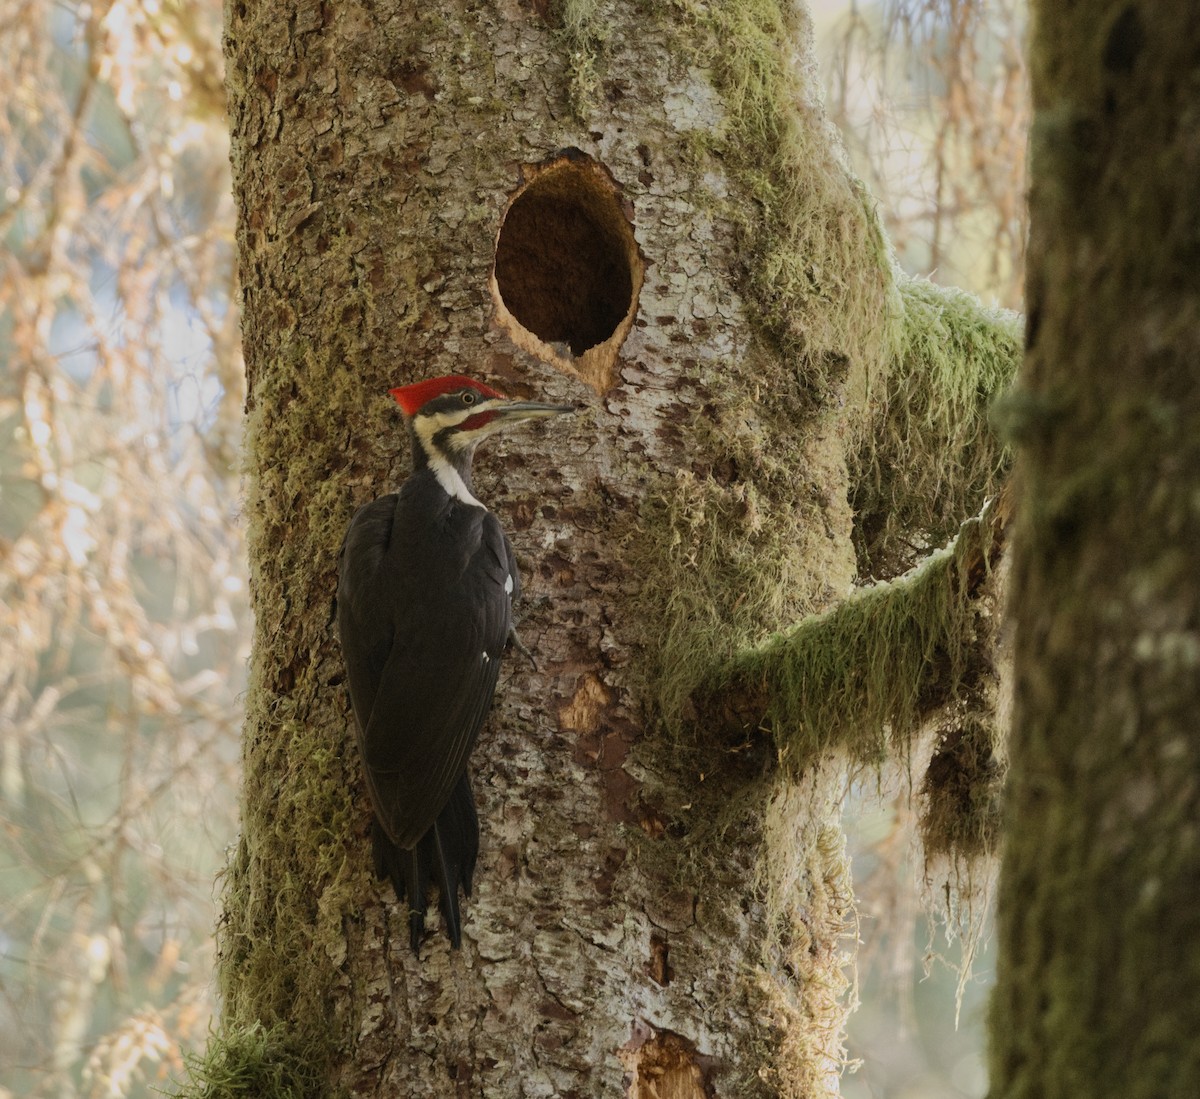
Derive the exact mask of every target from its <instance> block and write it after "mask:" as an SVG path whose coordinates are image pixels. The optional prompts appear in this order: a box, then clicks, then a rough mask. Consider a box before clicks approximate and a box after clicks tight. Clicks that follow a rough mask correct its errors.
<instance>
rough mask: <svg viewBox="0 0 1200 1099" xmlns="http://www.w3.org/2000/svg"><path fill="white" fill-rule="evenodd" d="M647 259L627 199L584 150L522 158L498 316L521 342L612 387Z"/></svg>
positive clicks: (495, 292)
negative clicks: (538, 159)
mask: <svg viewBox="0 0 1200 1099" xmlns="http://www.w3.org/2000/svg"><path fill="white" fill-rule="evenodd" d="M643 270H644V264H643V260H642V257H641V253H640V251H639V249H638V245H637V241H636V240H635V239H634V235H633V226H632V224H631V216H630V209H629V204H628V202H626V201H625V200H624V199H623V197H622V195H621V190H620V187H619V186H618V184H617V183H616V181H615V180H614V179H613V177H612V175H611V173H610V172H609V171H608V169H607V168H606V167H605V166H604V165H603V164H602V163H600V162H599V161H597V160H595V159H593V158H592V157H590V156H588V155H587V154H586V153H583V152H581V151H580V150H578V149H567V150H565V151H563V152H560V153H556V154H555V155H554V156H552V157H550V158H549V159H548V160H545V161H543V162H542V163H540V164H534V165H525V167H524V169H523V171H522V181H521V184H520V186H518V188H517V189H516V190H515V191H514V192H513V194H512V196H511V197H510V199H509V202H508V206H507V208H506V210H505V214H504V218H503V221H502V222H501V225H500V232H499V234H498V236H497V238H496V258H495V263H494V264H493V267H492V277H491V290H492V298H493V300H494V303H495V306H496V317H497V320H498V322H499V323H500V325H501V327H503V328H504V329H505V330H506V332H507V333H508V335H509V337H510V338H511V339H512V340H513V342H514V343H516V344H517V346H519V347H521V348H523V349H524V350H526V351H528V352H530V353H531V354H533V355H536V356H537V357H538V358H540V359H542V360H543V361H545V362H550V363H553V364H554V365H555V366H557V367H559V369H562V370H565V371H566V372H567V373H570V374H574V375H576V376H578V377H580V378H582V379H583V380H584V381H586V382H588V384H590V385H591V386H592V387H593V388H594V389H595V390H596V391H597V392H599V393H603V392H604V391H605V390H607V389H608V388H610V385H611V378H612V375H613V370H614V367H615V364H616V359H617V354H618V352H619V351H620V347H621V344H622V343H623V342H624V340H625V337H626V336H627V335H628V334H629V330H630V328H631V327H632V326H633V321H634V317H635V316H636V314H637V300H638V294H639V293H640V292H641V288H642V277H643Z"/></svg>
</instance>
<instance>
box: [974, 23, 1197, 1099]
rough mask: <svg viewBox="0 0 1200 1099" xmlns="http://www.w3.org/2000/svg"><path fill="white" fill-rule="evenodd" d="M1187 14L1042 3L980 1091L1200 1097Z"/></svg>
mask: <svg viewBox="0 0 1200 1099" xmlns="http://www.w3.org/2000/svg"><path fill="white" fill-rule="evenodd" d="M1198 59H1200V26H1198V24H1197V22H1196V19H1195V17H1194V13H1192V12H1188V11H1186V10H1185V9H1184V8H1183V7H1180V6H1177V5H1170V4H1157V5H1154V4H1151V5H1145V4H1143V5H1133V4H1126V3H1115V2H1099V0H1093V2H1090V3H1083V4H1073V5H1060V4H1049V3H1047V4H1043V5H1041V9H1040V11H1039V13H1038V19H1037V28H1036V34H1035V38H1034V47H1033V65H1032V73H1033V81H1034V83H1033V88H1034V106H1035V112H1036V117H1035V126H1034V134H1035V140H1034V145H1033V149H1032V164H1033V190H1032V195H1031V203H1032V210H1031V213H1032V239H1031V241H1030V249H1029V276H1028V286H1029V289H1028V306H1029V322H1028V330H1027V355H1026V366H1025V375H1024V380H1023V387H1022V392H1021V393H1020V395H1019V398H1018V399H1017V400H1015V401H1014V402H1013V409H1012V416H1011V418H1012V420H1013V422H1014V425H1015V428H1016V433H1017V435H1018V438H1019V440H1020V442H1021V443H1022V445H1023V453H1022V457H1021V461H1022V467H1021V474H1020V476H1021V481H1020V485H1021V491H1020V496H1019V503H1018V507H1017V514H1018V519H1019V530H1018V534H1017V535H1016V536H1015V545H1016V554H1015V560H1014V566H1013V577H1012V584H1013V589H1012V590H1013V605H1014V610H1015V614H1016V635H1015V636H1016V651H1015V713H1014V722H1015V727H1014V730H1013V738H1012V743H1011V765H1012V772H1011V775H1012V778H1011V789H1010V793H1009V805H1008V809H1007V818H1008V821H1009V825H1008V838H1007V845H1006V848H1005V858H1004V864H1003V874H1002V880H1001V888H1000V893H999V909H1000V924H999V940H1000V941H999V948H1000V954H999V958H1000V962H999V969H998V987H997V990H996V994H995V999H994V1006H993V1011H992V1019H991V1028H992V1053H991V1065H992V1094H993V1095H995V1096H1004V1097H1006V1099H1008V1097H1013V1099H1015V1097H1021V1096H1078V1095H1089V1096H1110V1095H1111V1096H1131V1095H1147V1096H1150V1095H1155V1096H1157V1095H1194V1094H1198V1093H1200V1040H1198V1039H1197V1035H1198V1034H1200V998H1198V997H1197V995H1196V989H1197V987H1198V986H1200V952H1198V951H1197V948H1196V944H1197V942H1198V941H1200V910H1198V909H1197V906H1196V897H1197V894H1198V892H1200V845H1198V844H1197V840H1196V823H1197V820H1200V794H1198V790H1200V781H1198V780H1200V738H1198V737H1197V735H1196V714H1197V712H1198V711H1200V373H1198V366H1197V364H1198V363H1200V281H1198V280H1197V276H1196V273H1197V262H1198V259H1200V221H1198V219H1197V216H1196V212H1197V210H1200V126H1198V125H1197V123H1198V122H1200V61H1198Z"/></svg>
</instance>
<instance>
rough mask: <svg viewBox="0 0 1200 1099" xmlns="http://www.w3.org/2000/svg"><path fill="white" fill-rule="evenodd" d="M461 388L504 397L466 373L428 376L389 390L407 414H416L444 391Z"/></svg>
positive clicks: (485, 395) (483, 394)
mask: <svg viewBox="0 0 1200 1099" xmlns="http://www.w3.org/2000/svg"><path fill="white" fill-rule="evenodd" d="M459 389H474V390H477V391H478V392H479V394H480V395H481V396H483V397H493V398H498V399H500V400H503V399H504V394H503V393H501V392H499V391H498V390H495V389H493V388H492V387H491V386H490V385H484V384H483V382H477V381H476V380H475V379H474V378H468V377H467V376H466V375H465V374H447V375H446V376H445V377H444V378H427V379H426V380H425V381H423V382H414V383H413V384H412V385H402V386H399V387H398V388H396V389H392V390H389V392H390V393H391V395H392V396H393V397H395V398H396V403H397V404H398V405H399V406H400V407H401V408H402V409H404V414H405V415H406V416H415V415H416V414H417V412H418V411H420V409H421V408H422V407H423V406H424V405H427V404H428V403H429V402H430V401H432V400H433V399H434V398H435V397H440V396H442V394H444V393H453V392H455V390H459Z"/></svg>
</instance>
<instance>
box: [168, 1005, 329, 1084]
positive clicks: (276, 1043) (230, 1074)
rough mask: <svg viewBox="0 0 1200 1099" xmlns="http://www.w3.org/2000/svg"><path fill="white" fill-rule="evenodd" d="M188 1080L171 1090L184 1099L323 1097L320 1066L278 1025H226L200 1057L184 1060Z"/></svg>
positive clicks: (324, 1078) (324, 1080)
mask: <svg viewBox="0 0 1200 1099" xmlns="http://www.w3.org/2000/svg"><path fill="white" fill-rule="evenodd" d="M187 1071H188V1080H187V1081H186V1082H185V1083H184V1084H183V1086H182V1087H181V1088H180V1089H179V1090H177V1091H175V1092H173V1093H172V1094H174V1095H176V1096H186V1097H188V1099H329V1090H328V1087H327V1084H326V1077H325V1072H324V1066H323V1065H322V1064H320V1063H319V1061H314V1059H313V1058H312V1057H311V1056H310V1055H309V1054H308V1052H307V1051H305V1050H304V1049H303V1048H302V1047H300V1046H298V1045H297V1043H296V1042H295V1040H294V1039H292V1038H291V1037H289V1035H288V1033H287V1032H286V1031H285V1030H284V1029H283V1028H282V1027H273V1028H267V1027H264V1026H262V1025H260V1024H257V1023H256V1024H253V1025H251V1026H247V1027H232V1026H231V1027H227V1028H226V1029H225V1030H224V1031H222V1032H221V1033H219V1034H214V1035H213V1036H212V1037H211V1038H210V1040H209V1043H208V1048H207V1050H206V1051H205V1053H204V1055H203V1056H202V1057H192V1058H189V1059H188V1062H187Z"/></svg>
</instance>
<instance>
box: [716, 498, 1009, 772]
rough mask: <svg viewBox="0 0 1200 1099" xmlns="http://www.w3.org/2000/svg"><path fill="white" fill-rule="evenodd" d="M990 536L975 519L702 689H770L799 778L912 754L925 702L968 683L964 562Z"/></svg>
mask: <svg viewBox="0 0 1200 1099" xmlns="http://www.w3.org/2000/svg"><path fill="white" fill-rule="evenodd" d="M985 536H986V534H985V525H984V523H983V521H982V520H980V519H975V520H971V521H969V522H968V523H966V524H964V526H963V529H962V533H961V534H960V536H959V538H958V539H957V540H956V541H955V543H954V544H953V545H952V546H950V547H949V548H947V549H945V550H940V551H938V552H937V553H935V554H933V555H932V556H931V557H930V558H929V559H928V560H927V561H926V562H925V563H924V564H922V565H921V566H920V567H919V568H918V569H916V570H914V571H913V572H912V573H910V574H908V575H906V576H904V577H902V578H901V579H898V580H894V581H891V582H884V583H880V584H876V585H873V586H872V587H869V588H865V589H862V590H861V591H859V592H858V593H857V594H855V595H854V596H852V597H851V598H849V599H846V600H845V601H844V602H842V603H841V604H839V605H838V606H837V607H835V608H834V609H833V610H830V611H828V612H826V613H824V614H819V615H813V616H811V617H809V618H807V619H805V620H804V621H802V622H801V623H799V625H797V626H795V627H793V628H791V629H789V630H787V631H785V632H783V633H780V634H777V635H776V636H774V637H773V638H771V639H770V640H769V641H768V642H767V643H766V644H764V645H761V646H759V647H757V648H754V649H749V650H746V651H744V652H741V653H739V654H737V655H736V656H735V657H734V658H733V659H732V660H730V661H729V662H728V663H727V664H726V665H725V666H724V667H723V668H721V669H720V670H719V671H718V672H716V673H715V674H714V676H713V677H712V679H711V681H710V682H709V683H708V684H706V690H708V691H711V692H712V693H714V694H719V693H721V692H722V691H725V690H728V689H729V688H730V687H731V685H733V684H735V683H738V682H741V683H748V684H755V685H759V684H761V685H762V686H764V687H765V694H766V697H767V699H768V700H769V701H768V707H769V709H768V718H769V720H770V723H771V728H772V732H773V736H774V738H775V743H776V747H777V748H778V751H779V758H780V761H781V763H782V765H783V766H784V767H785V768H786V769H787V770H789V771H791V772H792V773H794V774H797V775H799V774H803V773H804V771H805V770H806V769H807V768H808V767H810V766H811V765H812V764H813V763H814V762H815V761H817V760H818V759H820V758H821V756H822V755H824V754H825V753H827V752H829V751H831V750H837V751H840V752H841V753H843V754H845V755H846V756H848V757H849V758H850V759H852V760H855V761H858V762H864V763H872V764H877V763H879V762H881V761H882V759H883V758H884V757H885V755H886V754H887V751H888V744H889V741H891V742H892V743H893V744H895V745H898V746H899V750H900V751H901V752H902V753H906V752H907V744H908V741H909V739H910V737H911V736H912V734H913V733H914V732H915V731H916V730H917V728H918V727H919V726H920V723H921V720H922V715H923V713H924V712H925V710H926V709H927V707H924V706H923V705H922V700H923V699H925V698H928V697H929V696H930V695H931V694H935V695H936V697H938V698H939V699H942V698H950V697H953V695H954V693H955V691H956V690H957V688H958V686H959V685H960V684H961V682H962V679H963V675H964V672H965V670H966V667H967V654H968V652H969V650H970V648H971V645H972V643H973V641H974V605H973V603H972V600H971V598H970V592H969V584H968V576H967V571H966V570H967V567H968V564H967V563H968V562H969V561H971V560H978V558H979V556H980V544H981V542H980V540H981V539H982V538H983V537H985Z"/></svg>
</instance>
